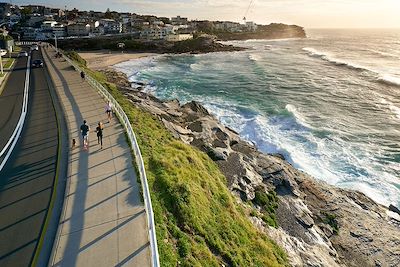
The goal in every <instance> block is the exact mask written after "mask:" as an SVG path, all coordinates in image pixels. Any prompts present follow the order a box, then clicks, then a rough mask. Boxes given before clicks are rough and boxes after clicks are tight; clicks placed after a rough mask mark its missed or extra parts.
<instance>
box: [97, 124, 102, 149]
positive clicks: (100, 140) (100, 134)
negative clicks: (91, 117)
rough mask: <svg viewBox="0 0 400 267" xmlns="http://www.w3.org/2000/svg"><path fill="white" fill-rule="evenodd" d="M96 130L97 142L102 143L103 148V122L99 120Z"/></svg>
mask: <svg viewBox="0 0 400 267" xmlns="http://www.w3.org/2000/svg"><path fill="white" fill-rule="evenodd" d="M96 132H97V144H100V145H101V147H100V148H103V124H102V123H101V122H99V124H98V125H97V127H96Z"/></svg>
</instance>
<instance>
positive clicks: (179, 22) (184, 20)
mask: <svg viewBox="0 0 400 267" xmlns="http://www.w3.org/2000/svg"><path fill="white" fill-rule="evenodd" d="M187 23H188V19H187V18H182V17H181V16H176V17H172V18H171V24H172V25H182V24H187Z"/></svg>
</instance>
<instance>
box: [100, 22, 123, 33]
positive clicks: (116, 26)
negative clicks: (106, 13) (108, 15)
mask: <svg viewBox="0 0 400 267" xmlns="http://www.w3.org/2000/svg"><path fill="white" fill-rule="evenodd" d="M99 23H100V24H101V25H103V26H104V32H105V33H106V34H115V33H121V32H122V23H121V22H118V21H115V20H113V19H101V20H99Z"/></svg>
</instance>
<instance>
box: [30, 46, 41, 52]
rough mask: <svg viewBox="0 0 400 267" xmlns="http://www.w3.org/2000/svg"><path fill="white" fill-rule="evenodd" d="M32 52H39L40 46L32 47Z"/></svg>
mask: <svg viewBox="0 0 400 267" xmlns="http://www.w3.org/2000/svg"><path fill="white" fill-rule="evenodd" d="M31 50H32V51H33V50H36V51H38V50H39V46H38V45H32V47H31Z"/></svg>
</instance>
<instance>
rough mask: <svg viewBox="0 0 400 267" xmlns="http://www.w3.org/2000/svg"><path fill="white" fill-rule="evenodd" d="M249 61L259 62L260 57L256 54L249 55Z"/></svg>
mask: <svg viewBox="0 0 400 267" xmlns="http://www.w3.org/2000/svg"><path fill="white" fill-rule="evenodd" d="M249 59H250V60H251V61H260V60H261V57H260V55H257V54H249Z"/></svg>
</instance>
